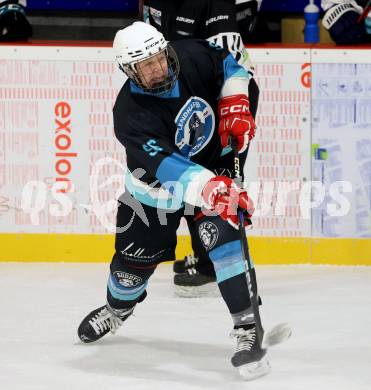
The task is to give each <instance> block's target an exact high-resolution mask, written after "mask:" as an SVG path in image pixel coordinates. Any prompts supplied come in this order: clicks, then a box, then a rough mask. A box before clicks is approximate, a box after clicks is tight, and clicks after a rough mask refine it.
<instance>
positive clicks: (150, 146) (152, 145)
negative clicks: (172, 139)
mask: <svg viewBox="0 0 371 390" xmlns="http://www.w3.org/2000/svg"><path fill="white" fill-rule="evenodd" d="M142 147H143V150H144V151H145V152H147V153H148V154H149V155H150V156H151V157H154V156H156V154H157V153H159V152H162V151H163V149H162V148H161V146H158V145H157V143H156V140H154V139H149V140H148V141H147V142H146V143H145V144H144V145H142Z"/></svg>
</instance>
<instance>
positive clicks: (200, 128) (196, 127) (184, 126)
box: [175, 96, 215, 158]
mask: <svg viewBox="0 0 371 390" xmlns="http://www.w3.org/2000/svg"><path fill="white" fill-rule="evenodd" d="M175 124H176V127H177V131H176V134H175V143H176V145H177V147H178V148H179V150H180V152H181V153H182V155H183V156H185V157H186V158H191V157H192V156H194V155H195V154H197V153H198V152H200V151H201V150H202V149H203V148H204V147H205V146H206V145H207V144H208V143H209V142H210V140H211V137H212V136H213V134H214V130H215V115H214V112H213V110H212V108H211V107H210V104H209V103H207V102H206V101H205V100H204V99H202V98H200V97H197V96H193V97H191V98H189V99H188V100H187V102H186V103H185V104H184V105H183V107H182V108H181V109H180V110H179V113H178V115H177V116H176V118H175Z"/></svg>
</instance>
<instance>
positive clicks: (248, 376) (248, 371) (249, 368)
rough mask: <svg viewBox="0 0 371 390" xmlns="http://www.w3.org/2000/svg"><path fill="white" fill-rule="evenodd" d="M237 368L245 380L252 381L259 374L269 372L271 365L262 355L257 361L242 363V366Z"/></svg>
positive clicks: (262, 374)
mask: <svg viewBox="0 0 371 390" xmlns="http://www.w3.org/2000/svg"><path fill="white" fill-rule="evenodd" d="M237 368H238V372H239V373H240V376H241V377H242V379H243V380H245V381H252V380H254V379H257V378H260V377H261V376H264V375H267V374H269V372H270V371H271V365H270V364H269V361H268V359H267V357H266V356H264V357H263V358H262V359H261V360H260V361H258V362H253V363H249V364H244V365H243V366H240V367H237Z"/></svg>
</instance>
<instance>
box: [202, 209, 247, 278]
mask: <svg viewBox="0 0 371 390" xmlns="http://www.w3.org/2000/svg"><path fill="white" fill-rule="evenodd" d="M197 229H198V234H199V237H200V240H201V242H202V244H203V245H204V247H205V250H206V252H207V254H208V256H209V258H210V260H211V261H212V263H213V265H214V269H215V273H216V278H217V282H218V283H221V282H223V281H225V280H228V279H231V278H233V277H234V276H237V275H240V274H242V273H245V271H246V266H245V261H244V258H243V254H242V247H241V240H240V233H239V231H238V230H236V229H234V228H233V227H232V226H230V225H229V224H228V222H225V221H223V220H222V219H221V218H220V217H211V216H205V217H203V218H201V219H200V220H198V221H197Z"/></svg>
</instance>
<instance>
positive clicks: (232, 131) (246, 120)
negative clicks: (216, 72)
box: [218, 94, 256, 153]
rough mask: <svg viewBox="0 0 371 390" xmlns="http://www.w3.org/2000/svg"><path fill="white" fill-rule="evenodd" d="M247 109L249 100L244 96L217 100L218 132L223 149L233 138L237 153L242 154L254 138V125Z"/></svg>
mask: <svg viewBox="0 0 371 390" xmlns="http://www.w3.org/2000/svg"><path fill="white" fill-rule="evenodd" d="M249 107H250V102H249V98H248V97H247V96H246V95H244V94H239V95H232V96H225V97H223V98H221V99H220V100H219V103H218V113H219V129H218V132H219V136H220V140H221V143H222V146H223V148H225V147H226V146H228V145H229V142H230V137H233V138H235V139H236V140H237V146H238V151H239V153H242V152H244V151H245V150H246V148H247V145H248V144H249V142H250V141H251V140H252V139H253V138H254V136H255V128H256V125H255V122H254V118H253V117H252V115H251V113H250V109H249Z"/></svg>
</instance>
